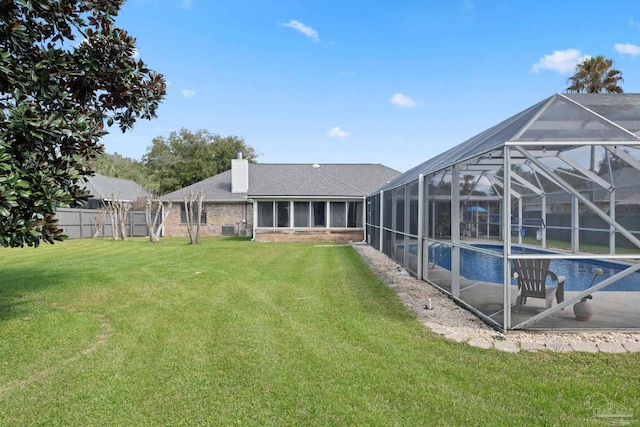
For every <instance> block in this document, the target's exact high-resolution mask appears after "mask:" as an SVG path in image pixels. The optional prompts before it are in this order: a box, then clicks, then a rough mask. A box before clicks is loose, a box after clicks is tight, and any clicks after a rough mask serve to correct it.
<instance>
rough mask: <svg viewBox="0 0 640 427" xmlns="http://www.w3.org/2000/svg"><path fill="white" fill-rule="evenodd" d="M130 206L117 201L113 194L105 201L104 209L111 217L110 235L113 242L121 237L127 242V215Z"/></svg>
mask: <svg viewBox="0 0 640 427" xmlns="http://www.w3.org/2000/svg"><path fill="white" fill-rule="evenodd" d="M130 207H131V205H130V204H129V203H128V202H125V201H122V200H118V198H117V197H116V196H115V194H113V193H112V194H110V195H109V197H108V198H107V200H106V208H107V211H108V212H109V217H111V235H112V236H113V239H114V240H118V239H119V238H120V236H122V240H127V213H128V212H129V208H130Z"/></svg>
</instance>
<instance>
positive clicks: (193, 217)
mask: <svg viewBox="0 0 640 427" xmlns="http://www.w3.org/2000/svg"><path fill="white" fill-rule="evenodd" d="M203 200H204V194H203V193H202V190H200V191H199V192H198V194H197V195H194V194H193V191H191V192H190V193H189V194H188V195H187V194H185V195H184V210H185V216H186V217H187V218H186V219H187V232H188V233H189V241H190V242H191V244H192V245H198V244H200V224H201V219H202V201H203Z"/></svg>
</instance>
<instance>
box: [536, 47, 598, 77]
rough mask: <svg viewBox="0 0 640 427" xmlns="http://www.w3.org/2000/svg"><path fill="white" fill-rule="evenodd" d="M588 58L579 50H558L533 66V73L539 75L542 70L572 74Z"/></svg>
mask: <svg viewBox="0 0 640 427" xmlns="http://www.w3.org/2000/svg"><path fill="white" fill-rule="evenodd" d="M587 58H588V56H584V55H582V53H581V52H580V51H579V50H578V49H567V50H556V51H554V52H553V53H552V54H551V55H545V56H543V57H542V58H541V59H540V60H539V61H538V62H537V63H535V64H533V67H531V71H532V72H534V73H539V72H540V71H542V70H552V71H557V72H559V73H571V72H573V71H574V70H575V69H576V65H577V64H578V63H580V62H582V61H584V60H585V59H587Z"/></svg>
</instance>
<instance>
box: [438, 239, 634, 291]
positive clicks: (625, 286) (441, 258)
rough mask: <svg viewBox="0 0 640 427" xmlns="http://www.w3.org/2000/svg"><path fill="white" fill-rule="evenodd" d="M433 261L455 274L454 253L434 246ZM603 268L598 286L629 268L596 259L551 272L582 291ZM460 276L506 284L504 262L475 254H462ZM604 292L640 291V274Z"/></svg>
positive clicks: (559, 264) (554, 264)
mask: <svg viewBox="0 0 640 427" xmlns="http://www.w3.org/2000/svg"><path fill="white" fill-rule="evenodd" d="M476 246H477V247H479V248H483V249H488V250H492V251H495V252H497V253H502V246H497V245H476ZM511 252H512V253H514V254H516V253H540V254H544V253H549V252H545V251H541V250H535V249H530V248H522V247H516V246H512V247H511ZM429 261H430V262H435V263H436V264H438V265H439V266H440V267H442V268H446V269H447V270H451V249H450V248H448V247H446V246H443V245H433V246H431V247H430V248H429ZM596 268H601V269H602V270H603V272H604V274H603V275H602V276H599V277H597V278H596V280H595V282H594V283H593V284H594V285H596V284H598V283H599V282H601V281H602V280H604V279H606V278H608V277H611V276H613V275H614V274H616V273H619V272H620V271H622V270H624V269H625V268H626V266H625V265H623V264H618V263H615V262H610V261H599V260H592V259H553V260H551V263H550V264H549V269H550V270H551V271H553V272H554V273H556V274H557V275H558V276H565V277H566V281H565V285H564V289H565V290H566V291H582V290H585V289H587V288H589V287H590V286H591V282H592V280H593V278H594V270H595V269H596ZM460 274H461V275H462V276H463V277H465V278H467V279H469V280H478V281H485V282H493V283H503V282H504V279H503V277H504V274H503V271H502V258H500V257H495V256H491V255H488V254H484V253H481V252H476V251H472V250H469V249H461V250H460ZM602 290H603V291H640V272H635V273H632V274H630V275H628V276H626V277H624V278H622V279H620V280H618V281H617V282H615V283H613V284H611V285H609V286H607V287H605V288H604V289H602Z"/></svg>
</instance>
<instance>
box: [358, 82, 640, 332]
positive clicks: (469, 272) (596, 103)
mask: <svg viewBox="0 0 640 427" xmlns="http://www.w3.org/2000/svg"><path fill="white" fill-rule="evenodd" d="M366 235H367V241H368V243H369V244H370V245H371V246H373V247H375V248H377V249H379V250H380V251H382V252H383V253H385V254H386V255H387V256H389V257H390V258H392V259H394V260H395V261H396V262H398V263H399V264H401V265H402V266H404V267H405V268H406V269H407V270H408V271H410V272H411V273H412V274H414V275H416V276H417V277H419V278H421V279H423V280H427V281H429V282H431V283H433V284H434V285H435V286H437V287H439V288H440V289H441V290H443V291H444V292H446V293H448V294H449V295H450V296H451V297H452V298H454V299H456V300H457V301H458V302H460V303H461V304H463V305H464V306H466V307H467V308H468V309H470V310H471V311H473V312H475V313H476V314H477V315H478V316H480V317H481V318H483V319H484V320H485V321H486V322H488V323H490V324H492V325H493V326H495V327H496V328H498V329H501V330H515V329H544V330H550V329H552V330H577V329H602V330H625V329H627V330H638V329H640V272H638V270H640V94H556V95H554V96H551V97H550V98H548V99H545V100H543V101H541V102H540V103H538V104H536V105H534V106H532V107H530V108H528V109H526V110H524V111H522V112H520V113H519V114H517V115H515V116H513V117H511V118H509V119H507V120H505V121H504V122H502V123H500V124H498V125H496V126H494V127H492V128H490V129H488V130H486V131H484V132H482V133H481V134H479V135H477V136H475V137H473V138H471V139H469V140H467V141H466V142H464V143H462V144H460V145H458V146H456V147H454V148H452V149H450V150H448V151H446V152H444V153H442V154H440V155H439V156H437V157H434V158H432V159H430V160H428V161H426V162H424V163H422V164H421V165H419V166H416V167H415V168H413V169H411V170H409V171H408V172H406V173H405V174H403V175H401V176H400V177H398V178H397V179H395V180H393V181H391V182H390V183H389V184H387V185H386V186H384V187H383V188H382V189H381V190H379V191H377V192H376V193H375V194H372V195H370V196H369V197H368V198H367V202H366ZM548 272H551V273H548Z"/></svg>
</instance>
